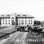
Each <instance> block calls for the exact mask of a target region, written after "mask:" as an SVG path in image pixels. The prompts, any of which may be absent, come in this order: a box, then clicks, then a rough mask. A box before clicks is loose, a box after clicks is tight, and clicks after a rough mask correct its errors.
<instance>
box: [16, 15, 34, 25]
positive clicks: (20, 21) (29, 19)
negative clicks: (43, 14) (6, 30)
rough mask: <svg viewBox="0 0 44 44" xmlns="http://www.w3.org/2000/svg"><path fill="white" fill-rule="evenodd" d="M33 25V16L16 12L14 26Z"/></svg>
mask: <svg viewBox="0 0 44 44" xmlns="http://www.w3.org/2000/svg"><path fill="white" fill-rule="evenodd" d="M27 25H29V26H33V25H34V17H33V16H32V15H28V14H17V15H16V26H27Z"/></svg>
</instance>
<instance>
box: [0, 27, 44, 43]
mask: <svg viewBox="0 0 44 44" xmlns="http://www.w3.org/2000/svg"><path fill="white" fill-rule="evenodd" d="M10 29H11V28H10ZM14 29H15V28H14V27H13V28H12V29H11V30H14ZM36 40H38V41H36ZM0 44H44V38H42V37H41V35H38V36H37V35H36V34H33V33H32V34H31V33H30V32H19V31H17V32H14V33H12V34H10V35H9V37H8V38H6V39H3V40H0Z"/></svg>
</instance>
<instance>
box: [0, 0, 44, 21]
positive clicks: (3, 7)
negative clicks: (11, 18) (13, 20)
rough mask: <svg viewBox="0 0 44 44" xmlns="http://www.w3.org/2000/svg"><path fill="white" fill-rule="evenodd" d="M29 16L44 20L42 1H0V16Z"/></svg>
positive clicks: (43, 3)
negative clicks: (15, 14)
mask: <svg viewBox="0 0 44 44" xmlns="http://www.w3.org/2000/svg"><path fill="white" fill-rule="evenodd" d="M14 13H17V14H18V13H19V14H22V13H24V14H30V15H33V16H34V17H35V19H36V20H40V21H43V20H44V0H0V14H14Z"/></svg>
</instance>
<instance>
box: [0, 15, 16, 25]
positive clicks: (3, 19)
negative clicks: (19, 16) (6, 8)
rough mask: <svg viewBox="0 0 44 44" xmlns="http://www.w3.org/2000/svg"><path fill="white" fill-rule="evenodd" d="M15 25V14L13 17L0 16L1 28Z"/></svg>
mask: <svg viewBox="0 0 44 44" xmlns="http://www.w3.org/2000/svg"><path fill="white" fill-rule="evenodd" d="M14 23H15V14H12V15H0V25H1V26H12V25H14Z"/></svg>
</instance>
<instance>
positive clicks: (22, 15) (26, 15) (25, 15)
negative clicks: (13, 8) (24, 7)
mask: <svg viewBox="0 0 44 44" xmlns="http://www.w3.org/2000/svg"><path fill="white" fill-rule="evenodd" d="M16 17H33V16H32V15H29V14H16ZM33 18H34V17H33Z"/></svg>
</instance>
